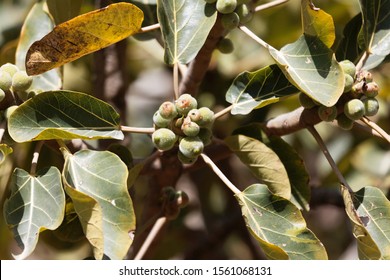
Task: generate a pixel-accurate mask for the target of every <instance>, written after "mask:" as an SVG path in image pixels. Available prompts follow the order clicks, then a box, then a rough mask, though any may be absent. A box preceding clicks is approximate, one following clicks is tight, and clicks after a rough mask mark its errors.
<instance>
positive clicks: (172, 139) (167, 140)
mask: <svg viewBox="0 0 390 280" xmlns="http://www.w3.org/2000/svg"><path fill="white" fill-rule="evenodd" d="M176 140H177V136H176V134H175V133H173V131H172V130H170V129H168V128H160V129H157V130H156V131H154V132H153V134H152V141H153V143H154V145H155V146H156V148H157V149H159V150H162V151H167V150H170V149H171V148H173V146H174V145H175V143H176Z"/></svg>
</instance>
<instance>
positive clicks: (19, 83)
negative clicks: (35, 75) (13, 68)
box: [12, 71, 33, 92]
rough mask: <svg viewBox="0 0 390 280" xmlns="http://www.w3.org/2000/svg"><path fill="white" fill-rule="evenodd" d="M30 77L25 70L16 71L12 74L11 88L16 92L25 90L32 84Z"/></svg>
mask: <svg viewBox="0 0 390 280" xmlns="http://www.w3.org/2000/svg"><path fill="white" fill-rule="evenodd" d="M32 82H33V79H32V77H30V76H28V75H27V73H26V71H18V72H16V73H15V74H14V75H13V76H12V89H13V90H14V91H16V92H18V91H26V90H27V89H28V88H29V87H30V86H31V84H32Z"/></svg>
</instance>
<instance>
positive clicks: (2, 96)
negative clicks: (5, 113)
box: [0, 88, 5, 102]
mask: <svg viewBox="0 0 390 280" xmlns="http://www.w3.org/2000/svg"><path fill="white" fill-rule="evenodd" d="M4 98H5V92H4V90H2V89H1V88H0V102H1V101H3V100H4Z"/></svg>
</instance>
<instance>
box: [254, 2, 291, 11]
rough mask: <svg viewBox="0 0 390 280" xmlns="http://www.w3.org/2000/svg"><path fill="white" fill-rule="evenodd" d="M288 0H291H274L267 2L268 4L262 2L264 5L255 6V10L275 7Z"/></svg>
mask: <svg viewBox="0 0 390 280" xmlns="http://www.w3.org/2000/svg"><path fill="white" fill-rule="evenodd" d="M288 1H289V0H276V1H273V2H269V3H266V4H262V5H259V6H257V7H256V8H255V12H258V11H262V10H266V9H269V8H273V7H276V6H279V5H281V4H284V3H286V2H288Z"/></svg>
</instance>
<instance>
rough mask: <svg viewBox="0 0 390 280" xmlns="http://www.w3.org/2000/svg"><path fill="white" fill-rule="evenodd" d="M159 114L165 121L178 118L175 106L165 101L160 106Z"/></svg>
mask: <svg viewBox="0 0 390 280" xmlns="http://www.w3.org/2000/svg"><path fill="white" fill-rule="evenodd" d="M158 112H159V114H160V116H161V117H163V118H164V119H168V120H172V119H173V118H175V117H176V116H177V110H176V106H175V104H173V103H172V102H170V101H165V102H164V103H163V104H161V105H160V108H159V109H158Z"/></svg>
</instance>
